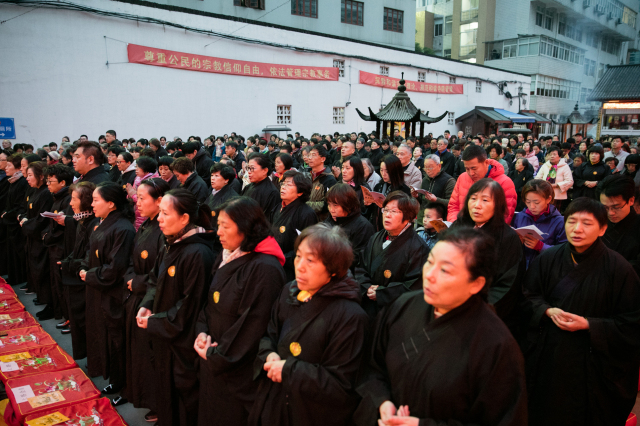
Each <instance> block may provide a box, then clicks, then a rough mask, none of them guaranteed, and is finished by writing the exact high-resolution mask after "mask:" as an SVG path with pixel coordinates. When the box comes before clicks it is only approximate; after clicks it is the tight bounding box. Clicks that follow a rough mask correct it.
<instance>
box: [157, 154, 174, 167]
mask: <svg viewBox="0 0 640 426" xmlns="http://www.w3.org/2000/svg"><path fill="white" fill-rule="evenodd" d="M174 161H175V160H174V158H173V157H170V156H168V155H164V156H162V157H160V158H158V169H160V166H167V167H169V168H171V163H173V162H174Z"/></svg>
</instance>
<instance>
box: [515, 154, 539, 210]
mask: <svg viewBox="0 0 640 426" xmlns="http://www.w3.org/2000/svg"><path fill="white" fill-rule="evenodd" d="M509 177H510V178H511V180H512V181H513V186H514V187H515V189H516V194H518V204H517V205H516V211H517V212H521V211H523V210H524V209H526V208H527V206H526V204H525V203H524V200H523V199H522V188H524V186H525V185H526V184H527V182H529V181H530V180H531V179H533V169H532V167H531V166H530V165H529V160H527V159H526V158H518V159H517V160H516V162H515V165H514V167H513V170H509Z"/></svg>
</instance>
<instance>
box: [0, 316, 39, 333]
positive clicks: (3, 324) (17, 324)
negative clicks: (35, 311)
mask: <svg viewBox="0 0 640 426" xmlns="http://www.w3.org/2000/svg"><path fill="white" fill-rule="evenodd" d="M33 326H40V324H39V323H38V321H36V319H35V318H34V317H33V315H31V314H30V313H29V312H27V311H22V312H14V313H11V314H2V315H0V331H6V330H13V329H16V328H25V327H33Z"/></svg>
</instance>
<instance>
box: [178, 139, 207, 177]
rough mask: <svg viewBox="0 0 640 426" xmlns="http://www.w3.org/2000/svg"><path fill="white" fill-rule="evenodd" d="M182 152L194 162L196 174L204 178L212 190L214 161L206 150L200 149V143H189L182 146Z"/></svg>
mask: <svg viewBox="0 0 640 426" xmlns="http://www.w3.org/2000/svg"><path fill="white" fill-rule="evenodd" d="M182 152H183V153H184V155H185V157H187V158H188V159H189V160H191V161H193V166H194V167H195V172H196V173H197V174H198V176H200V177H201V178H202V181H203V182H204V183H205V185H207V187H208V188H211V179H210V178H211V172H210V170H211V166H213V159H212V158H211V156H210V155H209V154H208V153H207V151H205V150H204V148H200V144H199V143H198V142H187V143H185V144H184V145H182Z"/></svg>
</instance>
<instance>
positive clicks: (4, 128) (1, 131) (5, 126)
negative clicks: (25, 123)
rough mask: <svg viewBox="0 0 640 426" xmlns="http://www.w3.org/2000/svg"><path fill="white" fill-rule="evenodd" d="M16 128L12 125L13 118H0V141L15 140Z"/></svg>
mask: <svg viewBox="0 0 640 426" xmlns="http://www.w3.org/2000/svg"><path fill="white" fill-rule="evenodd" d="M15 138H16V127H15V126H14V125H13V118H3V117H0V139H15Z"/></svg>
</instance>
